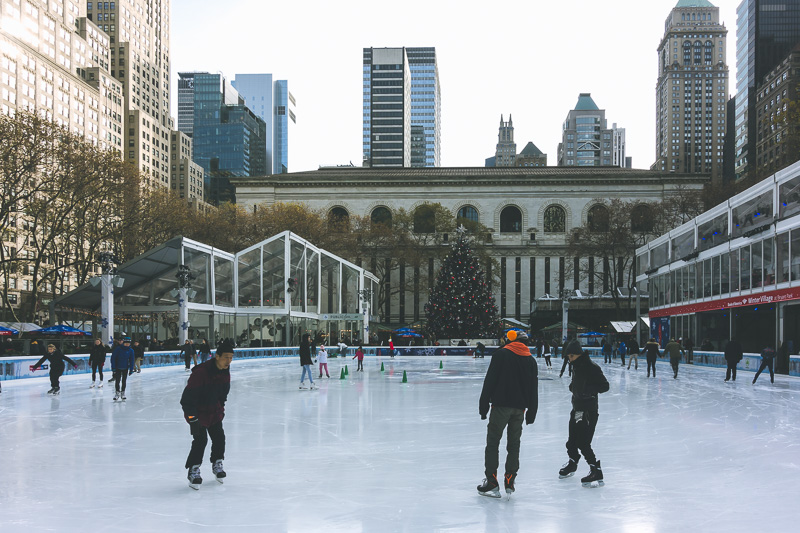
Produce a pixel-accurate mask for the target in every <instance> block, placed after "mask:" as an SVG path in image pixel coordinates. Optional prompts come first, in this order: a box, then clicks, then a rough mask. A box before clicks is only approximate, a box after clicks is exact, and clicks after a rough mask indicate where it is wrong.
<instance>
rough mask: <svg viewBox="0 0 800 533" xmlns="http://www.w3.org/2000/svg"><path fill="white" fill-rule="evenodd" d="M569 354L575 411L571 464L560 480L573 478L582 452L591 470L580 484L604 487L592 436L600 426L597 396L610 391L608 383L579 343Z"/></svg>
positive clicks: (571, 424) (572, 415)
mask: <svg viewBox="0 0 800 533" xmlns="http://www.w3.org/2000/svg"><path fill="white" fill-rule="evenodd" d="M566 352H567V357H569V360H570V361H571V362H572V383H570V385H569V390H571V391H572V411H571V412H570V414H569V438H568V439H567V455H569V461H568V462H567V463H566V464H565V465H564V466H563V467H562V468H561V470H559V471H558V477H560V478H562V479H563V478H566V477H570V476H571V475H573V474H574V473H575V471H576V470H577V469H578V461H580V458H581V453H583V456H584V457H585V458H586V462H587V463H589V468H590V469H591V470H590V472H589V475H588V476H586V477H584V478H582V479H581V483H582V484H583V486H584V487H592V486H602V485H603V471H602V470H601V468H600V461H598V460H597V457H595V455H594V451H592V437H594V429H595V427H596V426H597V417H598V405H597V395H598V394H600V393H603V392H606V391H607V390H608V388H609V386H608V380H606V377H605V376H604V375H603V371H602V370H601V369H600V367H599V366H597V365H596V364H594V363H593V362H592V360H591V359H589V356H588V355H584V353H583V350H582V349H581V345H580V343H578V341H575V340H573V341H572V342H570V343H569V344H568V345H567V347H566ZM579 452H580V453H579Z"/></svg>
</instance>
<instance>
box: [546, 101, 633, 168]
mask: <svg viewBox="0 0 800 533" xmlns="http://www.w3.org/2000/svg"><path fill="white" fill-rule="evenodd" d="M616 126H617V125H616V124H614V128H612V129H609V128H608V127H607V125H606V112H605V110H604V109H600V108H598V107H597V104H595V103H594V100H592V95H591V93H580V95H579V96H578V103H577V104H575V109H573V110H572V111H570V112H569V113H568V114H567V118H566V120H565V121H564V125H563V127H562V133H561V142H560V143H559V144H558V166H560V167H571V166H579V167H597V166H611V165H613V164H614V161H621V164H619V166H623V167H624V166H625V164H624V162H625V145H624V139H625V133H624V131H625V130H624V129H621V128H617V127H616ZM615 131H616V132H617V133H616V134H615ZM615 141H617V142H620V141H622V144H618V145H617V146H615V145H614V143H615Z"/></svg>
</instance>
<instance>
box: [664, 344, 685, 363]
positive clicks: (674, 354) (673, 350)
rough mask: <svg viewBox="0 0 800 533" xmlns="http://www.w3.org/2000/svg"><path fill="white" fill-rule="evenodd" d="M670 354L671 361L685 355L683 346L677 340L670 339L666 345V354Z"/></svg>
mask: <svg viewBox="0 0 800 533" xmlns="http://www.w3.org/2000/svg"><path fill="white" fill-rule="evenodd" d="M666 354H669V360H670V361H678V360H680V358H681V355H683V348H681V345H680V344H678V343H677V342H676V341H669V342H668V343H667V345H666V346H665V347H664V355H666Z"/></svg>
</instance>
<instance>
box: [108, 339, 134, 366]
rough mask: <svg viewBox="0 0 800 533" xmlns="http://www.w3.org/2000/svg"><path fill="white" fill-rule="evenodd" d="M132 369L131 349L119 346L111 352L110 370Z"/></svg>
mask: <svg viewBox="0 0 800 533" xmlns="http://www.w3.org/2000/svg"><path fill="white" fill-rule="evenodd" d="M129 369H130V370H132V369H133V348H131V347H130V346H125V345H124V344H120V345H119V346H117V347H116V348H114V350H113V351H112V352H111V370H112V371H113V370H129Z"/></svg>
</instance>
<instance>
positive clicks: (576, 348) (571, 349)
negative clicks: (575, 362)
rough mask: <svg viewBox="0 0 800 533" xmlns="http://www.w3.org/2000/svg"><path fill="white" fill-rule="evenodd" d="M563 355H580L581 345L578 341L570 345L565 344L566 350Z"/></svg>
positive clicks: (581, 351)
mask: <svg viewBox="0 0 800 533" xmlns="http://www.w3.org/2000/svg"><path fill="white" fill-rule="evenodd" d="M564 353H565V354H567V355H570V354H572V355H580V354H582V353H583V346H581V343H579V342H578V341H575V340H573V341H570V343H569V344H567V348H566V349H565V350H564Z"/></svg>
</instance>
